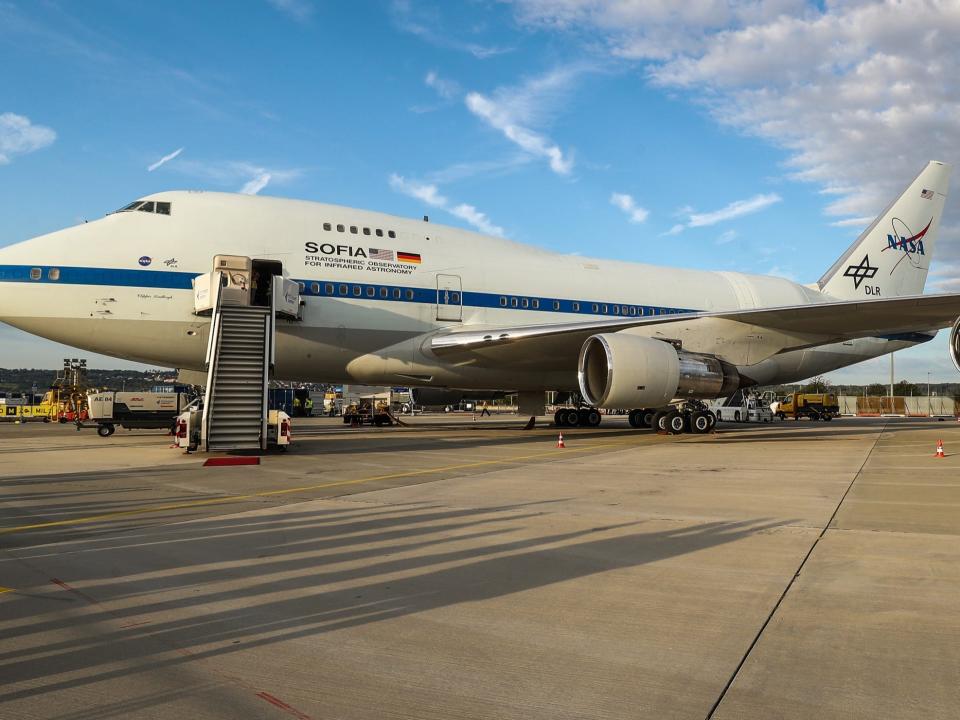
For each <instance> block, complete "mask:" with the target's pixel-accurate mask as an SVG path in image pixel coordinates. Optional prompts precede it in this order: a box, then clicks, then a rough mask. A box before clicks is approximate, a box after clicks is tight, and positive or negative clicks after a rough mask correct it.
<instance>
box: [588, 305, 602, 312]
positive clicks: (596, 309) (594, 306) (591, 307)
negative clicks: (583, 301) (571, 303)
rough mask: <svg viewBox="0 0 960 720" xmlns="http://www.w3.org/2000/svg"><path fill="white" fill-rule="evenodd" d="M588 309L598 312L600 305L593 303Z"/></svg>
mask: <svg viewBox="0 0 960 720" xmlns="http://www.w3.org/2000/svg"><path fill="white" fill-rule="evenodd" d="M590 309H591V310H593V312H595V313H598V312H600V306H599V305H597V304H596V303H593V305H591V306H590Z"/></svg>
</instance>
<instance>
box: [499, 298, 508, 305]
mask: <svg viewBox="0 0 960 720" xmlns="http://www.w3.org/2000/svg"><path fill="white" fill-rule="evenodd" d="M506 306H507V299H506V298H505V297H503V296H502V295H501V296H500V307H506Z"/></svg>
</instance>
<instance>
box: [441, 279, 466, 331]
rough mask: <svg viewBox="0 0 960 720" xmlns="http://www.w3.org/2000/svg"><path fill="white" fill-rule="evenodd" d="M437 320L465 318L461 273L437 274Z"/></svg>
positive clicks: (458, 320)
mask: <svg viewBox="0 0 960 720" xmlns="http://www.w3.org/2000/svg"><path fill="white" fill-rule="evenodd" d="M437 320H447V321H451V320H452V321H454V322H460V321H461V320H463V290H462V289H461V287H460V276H459V275H437Z"/></svg>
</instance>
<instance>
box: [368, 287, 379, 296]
mask: <svg viewBox="0 0 960 720" xmlns="http://www.w3.org/2000/svg"><path fill="white" fill-rule="evenodd" d="M376 296H377V289H376V288H375V287H368V288H367V297H376Z"/></svg>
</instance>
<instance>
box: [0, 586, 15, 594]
mask: <svg viewBox="0 0 960 720" xmlns="http://www.w3.org/2000/svg"><path fill="white" fill-rule="evenodd" d="M8 592H13V588H5V587H0V595H3V594H4V593H8Z"/></svg>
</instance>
